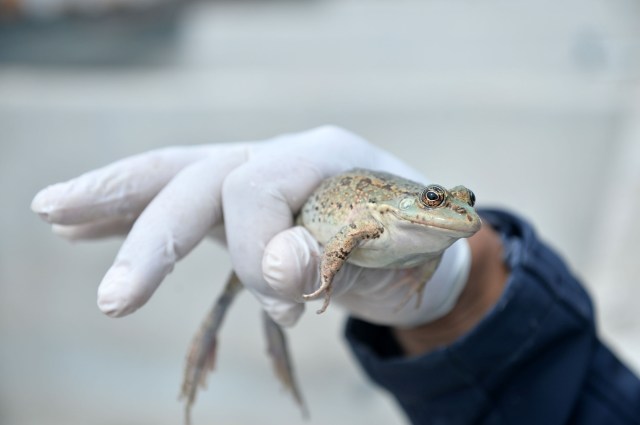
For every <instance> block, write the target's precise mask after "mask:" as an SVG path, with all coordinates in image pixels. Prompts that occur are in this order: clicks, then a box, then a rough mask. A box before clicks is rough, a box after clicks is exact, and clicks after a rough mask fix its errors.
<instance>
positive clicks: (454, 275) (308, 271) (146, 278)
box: [32, 127, 470, 326]
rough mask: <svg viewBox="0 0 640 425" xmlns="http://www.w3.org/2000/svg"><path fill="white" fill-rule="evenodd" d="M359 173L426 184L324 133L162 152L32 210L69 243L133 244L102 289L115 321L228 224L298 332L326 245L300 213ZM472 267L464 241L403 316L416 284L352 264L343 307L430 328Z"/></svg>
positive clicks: (271, 306) (273, 311)
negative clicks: (325, 190)
mask: <svg viewBox="0 0 640 425" xmlns="http://www.w3.org/2000/svg"><path fill="white" fill-rule="evenodd" d="M354 167H361V168H369V169H373V170H380V171H387V172H391V173H394V174H397V175H400V176H403V177H406V178H409V179H412V180H416V181H423V182H425V183H426V180H425V179H424V177H423V176H421V175H420V174H419V173H418V172H416V171H415V170H413V169H412V168H410V167H408V166H407V165H406V164H404V163H402V162H401V161H399V160H398V159H397V158H395V157H393V156H392V155H390V154H389V153H387V152H385V151H383V150H381V149H379V148H377V147H375V146H373V145H371V144H369V143H368V142H366V141H364V140H363V139H361V138H359V137H357V136H355V135H353V134H352V133H349V132H347V131H345V130H342V129H339V128H335V127H321V128H318V129H314V130H311V131H307V132H303V133H298V134H291V135H283V136H279V137H276V138H274V139H270V140H267V141H260V142H246V143H231V144H214V145H205V146H194V147H175V148H166V149H161V150H156V151H151V152H148V153H144V154H141V155H137V156H134V157H130V158H127V159H124V160H121V161H118V162H115V163H113V164H111V165H108V166H106V167H104V168H100V169H98V170H94V171H91V172H89V173H86V174H84V175H82V176H80V177H77V178H75V179H72V180H70V181H68V182H65V183H59V184H55V185H53V186H49V187H47V188H45V189H43V190H42V191H40V192H39V193H38V194H37V195H36V197H35V198H34V200H33V202H32V209H33V211H35V212H37V213H38V214H40V215H41V217H42V218H43V219H45V220H46V221H48V222H49V223H51V224H52V225H53V231H54V232H55V233H57V234H58V235H60V236H62V237H65V238H68V239H87V238H99V237H105V236H111V235H114V234H127V237H126V239H125V241H124V243H123V244H122V247H121V248H120V251H119V252H118V255H117V256H116V259H115V261H114V263H113V265H112V266H111V268H110V269H109V270H108V271H107V273H106V275H105V276H104V278H103V279H102V282H101V283H100V287H99V289H98V306H99V308H100V309H101V310H102V311H103V312H104V313H106V314H108V315H110V316H114V317H118V316H123V315H126V314H130V313H132V312H134V311H135V310H137V309H138V308H139V307H141V306H142V305H143V304H145V303H146V302H147V300H148V299H149V298H150V297H151V295H152V294H153V292H154V291H155V290H156V288H157V287H158V285H159V284H160V282H161V281H162V280H163V279H164V277H165V276H166V275H167V274H168V273H170V272H171V270H172V269H173V267H174V265H175V263H176V262H177V261H178V260H179V259H181V258H182V257H184V256H185V255H187V254H188V253H189V252H190V251H191V250H192V249H193V248H194V247H195V246H196V245H197V244H198V243H199V242H200V241H201V240H202V239H203V238H204V237H205V236H206V235H208V234H210V233H211V232H212V231H220V230H221V229H222V226H223V225H224V233H225V234H226V243H227V247H228V250H229V253H230V255H231V261H232V264H233V267H234V269H235V271H236V273H237V274H238V276H239V278H240V280H241V281H242V282H243V284H244V285H245V286H246V287H247V289H249V290H250V291H251V292H252V293H253V294H254V295H255V296H256V297H257V298H258V300H259V301H260V302H261V303H262V305H263V308H264V309H265V310H266V311H267V312H268V313H269V315H270V316H271V317H272V318H273V319H274V320H275V321H277V322H278V323H279V324H281V325H285V326H286V325H292V324H294V323H295V322H296V321H297V319H298V318H299V317H300V315H301V314H302V312H303V310H304V303H303V301H302V294H303V293H308V292H312V288H314V287H315V286H317V285H318V284H319V280H318V253H319V252H320V247H319V246H318V244H317V242H316V241H315V240H314V239H313V238H312V237H311V236H310V235H309V233H308V232H306V230H305V229H303V228H300V227H292V225H293V217H294V214H295V213H296V212H297V211H298V210H299V209H300V207H301V206H302V204H303V203H304V202H305V200H306V199H307V197H308V196H309V195H310V194H311V192H312V191H313V190H314V189H315V188H316V187H317V186H318V184H319V183H320V182H321V181H322V180H323V179H325V178H327V177H329V176H332V175H335V174H338V173H340V172H343V171H346V170H349V169H351V168H354ZM223 215H224V218H225V222H224V224H223V222H222V217H223ZM218 234H221V233H220V232H218ZM469 263H470V258H469V250H468V247H467V244H466V242H465V241H458V242H456V244H454V245H453V246H452V247H451V248H449V249H448V250H447V251H446V252H445V255H444V257H443V261H442V263H441V265H440V266H439V268H438V271H437V272H436V273H435V275H434V276H433V277H432V279H431V281H430V282H429V284H428V285H427V286H426V288H425V290H424V292H423V298H424V299H423V300H422V303H421V306H420V308H414V303H413V302H412V303H409V305H407V306H405V307H404V308H402V309H401V310H400V311H395V310H396V309H397V307H398V304H399V302H400V300H401V299H402V298H403V297H404V295H405V294H406V291H407V287H406V286H405V285H396V283H397V282H400V281H401V280H402V279H403V277H406V271H402V270H382V269H362V268H359V267H355V266H351V265H347V266H345V267H344V268H343V270H341V271H340V272H339V273H338V274H337V276H336V278H335V280H334V284H333V285H334V290H333V294H334V295H333V299H334V300H335V301H336V302H338V303H341V304H342V305H344V306H345V307H346V308H347V309H348V310H349V311H350V312H351V314H353V315H356V316H358V317H362V318H365V319H367V320H369V321H372V322H375V323H384V324H392V325H398V326H411V325H416V324H419V323H424V322H427V321H429V320H433V319H435V318H437V317H440V316H442V315H444V314H446V313H447V312H448V311H449V310H450V309H451V308H452V307H453V305H454V304H455V300H456V299H457V296H458V294H459V293H460V291H461V290H462V288H463V287H464V283H465V282H466V278H467V274H468V269H469Z"/></svg>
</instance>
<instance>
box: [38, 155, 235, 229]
mask: <svg viewBox="0 0 640 425" xmlns="http://www.w3.org/2000/svg"><path fill="white" fill-rule="evenodd" d="M233 146H234V148H235V145H233ZM225 147H229V146H224V145H223V146H215V145H214V146H190V147H173V148H165V149H158V150H154V151H150V152H146V153H143V154H140V155H135V156H132V157H129V158H125V159H122V160H120V161H117V162H114V163H112V164H110V165H107V166H105V167H102V168H99V169H97V170H93V171H89V172H88V173H85V174H83V175H81V176H79V177H76V178H74V179H71V180H69V181H67V182H64V183H57V184H54V185H51V186H49V187H47V188H45V189H43V190H41V191H40V192H38V194H37V195H36V196H35V197H34V199H33V201H32V203H31V209H32V210H33V211H34V212H36V213H38V214H39V215H40V216H41V217H42V218H43V219H44V220H45V221H47V222H49V223H56V224H63V225H72V224H83V223H87V222H91V221H95V220H104V219H113V218H114V217H122V216H127V215H135V216H137V215H138V214H140V212H141V211H142V210H143V209H144V207H145V206H146V205H147V204H148V203H149V202H150V201H151V199H153V197H154V196H155V195H156V194H157V193H158V192H159V191H160V190H161V189H162V188H163V187H164V186H165V185H166V184H167V182H169V180H171V179H172V178H173V177H174V176H175V175H176V173H178V172H179V171H180V170H181V169H182V168H184V167H185V166H187V165H189V164H191V163H193V162H194V161H197V160H199V159H202V158H203V157H205V156H206V155H209V154H217V153H218V152H219V151H221V150H223V149H224V148H225Z"/></svg>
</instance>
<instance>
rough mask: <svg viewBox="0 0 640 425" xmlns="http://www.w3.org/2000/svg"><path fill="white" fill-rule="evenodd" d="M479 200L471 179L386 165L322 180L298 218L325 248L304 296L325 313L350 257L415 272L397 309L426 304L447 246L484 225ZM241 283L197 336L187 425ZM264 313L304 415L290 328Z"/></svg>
mask: <svg viewBox="0 0 640 425" xmlns="http://www.w3.org/2000/svg"><path fill="white" fill-rule="evenodd" d="M475 202H476V198H475V195H474V193H473V192H472V191H471V190H469V189H467V188H466V187H464V186H455V187H453V188H451V189H448V190H447V189H445V188H444V187H443V186H441V185H438V184H428V185H424V184H422V183H418V182H415V181H412V180H408V179H405V178H403V177H400V176H397V175H394V174H391V173H388V172H384V171H375V170H369V169H362V168H356V169H352V170H349V171H346V172H343V173H340V174H337V175H335V176H332V177H329V178H327V179H325V180H323V181H322V182H321V183H320V184H319V186H318V187H317V188H316V189H315V190H314V191H313V192H312V193H311V194H310V196H309V197H308V198H307V200H306V202H305V203H304V204H303V206H302V208H301V209H300V211H299V212H298V213H297V214H296V217H295V223H296V225H298V226H303V227H304V228H305V229H306V230H307V231H308V232H309V233H310V234H311V235H312V236H313V237H314V238H315V239H316V240H317V241H318V243H319V244H320V246H321V247H322V254H321V257H320V265H319V267H320V270H319V271H320V273H319V275H320V285H319V286H318V288H317V289H315V290H314V291H313V292H311V293H307V294H303V295H302V298H303V300H304V301H312V300H316V299H318V298H320V297H324V301H323V303H322V306H321V307H320V308H319V309H318V310H317V313H318V314H322V313H324V312H325V311H326V310H327V308H328V306H329V303H330V300H331V292H332V284H333V280H334V277H335V276H336V274H337V273H338V272H339V271H340V269H341V268H342V267H343V266H344V264H346V263H350V264H353V265H356V266H359V267H366V268H382V269H385V268H393V269H408V270H412V271H414V272H415V273H413V274H411V275H410V276H413V277H412V278H410V279H408V282H407V283H408V285H407V286H408V287H407V292H406V296H405V298H404V299H403V300H402V302H401V303H400V305H399V306H398V309H400V308H403V307H404V306H405V305H406V303H407V302H408V301H409V300H410V299H411V298H412V297H415V298H416V306H419V305H420V300H422V293H423V290H424V288H425V285H427V284H428V281H429V279H430V278H431V276H432V275H433V273H434V272H435V270H436V269H437V267H438V264H439V262H440V260H441V258H442V255H443V253H444V251H445V250H446V249H447V248H448V247H450V246H451V245H452V244H453V243H454V242H456V241H457V240H458V239H461V238H468V237H470V236H472V235H473V234H475V233H476V232H477V231H478V230H479V229H480V227H481V219H480V217H479V215H478V214H477V212H476V210H475V209H474V206H475ZM242 288H243V286H242V282H240V280H239V278H238V276H237V275H236V274H235V273H234V272H233V271H232V272H231V274H230V276H229V278H228V280H227V283H226V285H225V287H224V289H223V292H222V294H221V295H220V296H219V297H218V298H217V300H216V301H215V303H214V305H213V307H212V308H211V310H210V311H209V313H208V315H207V316H206V318H205V320H204V321H203V322H202V325H201V327H200V329H199V331H198V333H197V334H196V335H195V337H194V338H193V340H192V343H191V346H190V349H189V351H188V354H187V359H186V365H185V373H184V378H183V384H182V390H181V397H182V398H183V399H184V400H185V420H184V422H185V424H186V425H189V424H190V422H191V416H190V411H191V407H192V405H193V403H194V402H195V398H196V394H197V390H198V387H201V386H204V385H205V384H206V378H207V374H208V371H210V370H212V369H213V368H214V366H215V358H216V351H217V334H218V332H219V329H220V327H221V325H222V322H223V320H224V318H225V315H226V313H227V311H228V309H229V307H230V306H231V304H232V303H233V300H234V299H235V298H236V296H237V295H238V293H240V292H241V290H242ZM262 317H263V323H264V330H265V335H266V340H267V347H268V350H267V351H268V353H269V355H270V357H271V361H272V365H273V368H274V370H275V375H276V377H277V378H278V380H279V381H280V382H281V383H282V385H283V386H284V388H285V389H287V390H288V391H289V392H290V393H291V395H292V396H293V398H294V400H295V402H296V403H297V404H298V405H299V407H300V409H301V411H302V414H303V416H308V409H307V407H306V403H305V401H304V399H303V397H302V393H301V391H300V387H299V385H298V383H297V380H296V378H295V372H294V368H293V363H292V359H291V356H290V354H289V350H288V346H287V340H286V335H285V333H284V331H283V329H282V328H281V327H280V326H279V325H278V324H277V323H276V322H275V321H273V319H271V318H270V317H269V316H268V315H267V314H266V313H264V312H263V314H262Z"/></svg>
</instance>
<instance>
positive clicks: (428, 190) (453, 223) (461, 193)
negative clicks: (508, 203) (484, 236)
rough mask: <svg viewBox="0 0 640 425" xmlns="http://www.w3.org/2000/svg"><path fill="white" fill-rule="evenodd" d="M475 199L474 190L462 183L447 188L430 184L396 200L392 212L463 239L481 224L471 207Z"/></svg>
mask: <svg viewBox="0 0 640 425" xmlns="http://www.w3.org/2000/svg"><path fill="white" fill-rule="evenodd" d="M475 201H476V198H475V195H474V194H473V192H472V191H470V190H469V189H467V188H466V187H464V186H456V187H454V188H452V189H449V190H447V189H445V188H444V187H442V186H439V185H435V184H432V185H429V186H427V187H425V188H424V190H422V192H419V193H414V194H407V195H406V196H403V197H400V198H399V199H396V200H395V202H393V203H394V204H395V205H394V208H393V210H392V211H393V214H394V215H395V216H396V217H397V218H399V219H400V220H402V221H405V222H409V223H411V224H412V225H422V226H426V227H427V228H429V229H432V230H433V231H434V233H443V234H446V235H447V237H449V238H452V239H457V238H466V237H469V236H471V235H473V234H474V233H475V232H477V231H478V230H479V229H480V225H481V221H480V217H479V216H478V214H477V213H476V210H475V209H474V208H473V206H474V204H475ZM396 202H397V203H396ZM443 236H444V235H443Z"/></svg>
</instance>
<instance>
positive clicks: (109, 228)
mask: <svg viewBox="0 0 640 425" xmlns="http://www.w3.org/2000/svg"><path fill="white" fill-rule="evenodd" d="M135 220H136V217H135V216H134V215H133V214H129V215H126V216H123V217H116V218H108V219H104V220H98V221H93V222H91V223H84V224H72V225H62V224H54V225H52V226H51V230H53V233H55V234H56V235H58V236H60V237H63V238H65V239H68V240H71V241H76V240H91V239H100V238H106V237H109V236H123V235H126V234H127V233H129V231H130V230H131V226H133V223H134V222H135Z"/></svg>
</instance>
